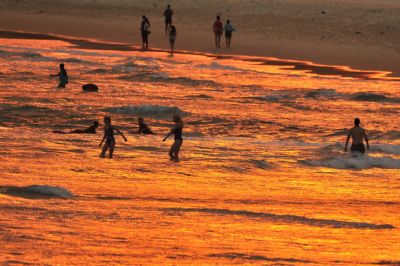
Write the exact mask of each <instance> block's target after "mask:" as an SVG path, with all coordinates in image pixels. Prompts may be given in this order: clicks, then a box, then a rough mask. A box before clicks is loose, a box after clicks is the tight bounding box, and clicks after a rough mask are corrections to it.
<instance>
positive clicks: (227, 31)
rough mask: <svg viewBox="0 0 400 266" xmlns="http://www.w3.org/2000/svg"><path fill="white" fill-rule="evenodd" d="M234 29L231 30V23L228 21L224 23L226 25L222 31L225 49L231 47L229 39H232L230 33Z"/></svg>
mask: <svg viewBox="0 0 400 266" xmlns="http://www.w3.org/2000/svg"><path fill="white" fill-rule="evenodd" d="M234 30H235V29H234V28H233V26H232V24H231V21H230V20H229V19H228V20H227V21H226V24H225V26H224V31H225V41H226V47H227V48H230V47H231V39H232V32H233V31H234Z"/></svg>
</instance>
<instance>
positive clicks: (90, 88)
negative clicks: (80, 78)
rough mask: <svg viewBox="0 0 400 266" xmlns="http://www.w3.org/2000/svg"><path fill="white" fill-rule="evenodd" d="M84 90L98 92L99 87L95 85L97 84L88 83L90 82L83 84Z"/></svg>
mask: <svg viewBox="0 0 400 266" xmlns="http://www.w3.org/2000/svg"><path fill="white" fill-rule="evenodd" d="M82 90H83V91H89V92H98V91H99V87H97V85H95V84H91V83H88V84H84V85H82Z"/></svg>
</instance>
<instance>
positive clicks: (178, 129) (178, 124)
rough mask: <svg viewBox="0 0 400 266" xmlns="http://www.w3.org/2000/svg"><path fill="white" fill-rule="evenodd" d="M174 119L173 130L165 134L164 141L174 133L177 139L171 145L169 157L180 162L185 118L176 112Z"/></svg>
mask: <svg viewBox="0 0 400 266" xmlns="http://www.w3.org/2000/svg"><path fill="white" fill-rule="evenodd" d="M172 121H173V122H174V123H175V125H174V127H173V128H172V129H171V131H170V132H169V133H168V134H167V135H166V136H165V138H164V140H163V142H165V141H166V140H167V139H168V137H169V136H171V135H174V139H175V141H174V143H173V144H172V145H171V148H170V150H169V158H170V160H171V161H174V162H179V151H180V149H181V146H182V143H183V139H182V131H183V120H182V118H181V116H180V115H178V114H176V115H174V116H173V118H172Z"/></svg>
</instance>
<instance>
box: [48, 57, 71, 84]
mask: <svg viewBox="0 0 400 266" xmlns="http://www.w3.org/2000/svg"><path fill="white" fill-rule="evenodd" d="M57 76H59V77H60V82H59V83H58V86H57V88H65V85H66V84H68V74H67V70H65V66H64V64H63V63H61V64H60V72H58V74H55V75H50V77H57Z"/></svg>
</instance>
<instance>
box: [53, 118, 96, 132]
mask: <svg viewBox="0 0 400 266" xmlns="http://www.w3.org/2000/svg"><path fill="white" fill-rule="evenodd" d="M98 127H99V122H98V121H93V125H91V126H90V127H88V128H86V129H75V130H72V131H70V132H65V131H62V130H54V131H53V133H57V134H96V129H97V128H98Z"/></svg>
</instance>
